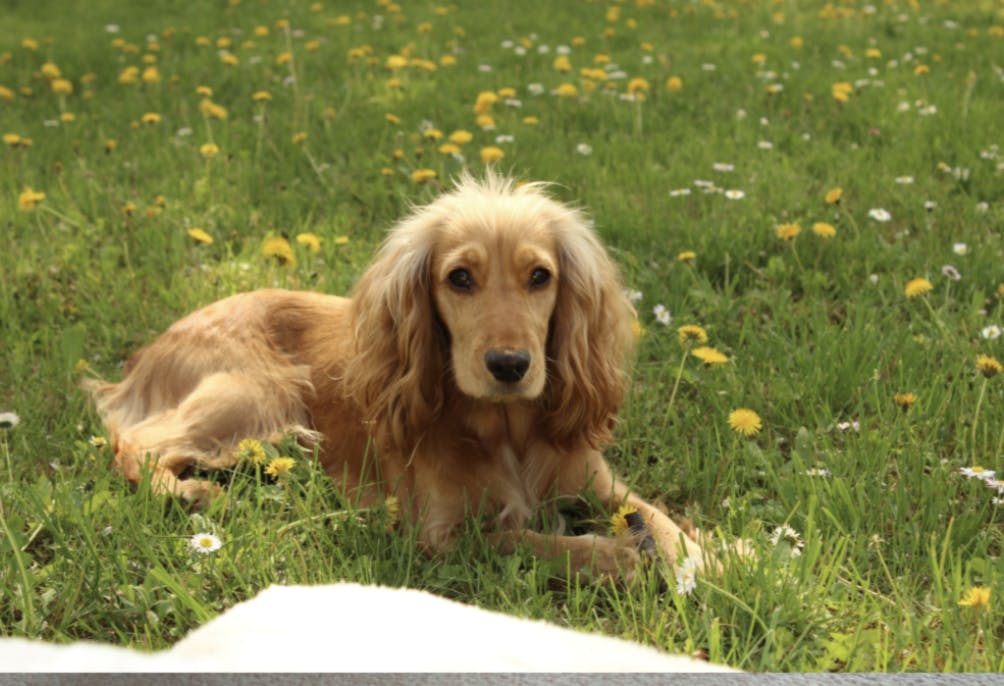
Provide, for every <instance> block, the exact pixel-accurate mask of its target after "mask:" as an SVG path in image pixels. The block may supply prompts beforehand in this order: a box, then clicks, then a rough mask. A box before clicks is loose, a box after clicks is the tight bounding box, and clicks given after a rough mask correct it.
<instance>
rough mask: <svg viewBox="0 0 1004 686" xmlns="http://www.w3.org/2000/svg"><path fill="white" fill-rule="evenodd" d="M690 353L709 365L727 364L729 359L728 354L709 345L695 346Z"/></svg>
mask: <svg viewBox="0 0 1004 686" xmlns="http://www.w3.org/2000/svg"><path fill="white" fill-rule="evenodd" d="M690 354H691V355H693V356H694V357H696V358H697V359H699V360H700V361H701V362H703V363H704V364H706V365H708V366H709V367H712V366H714V365H716V364H726V363H727V362H728V361H729V357H728V355H726V354H725V353H722V352H720V351H718V350H717V349H715V348H711V347H708V346H701V347H700V348H694V349H693V350H691V351H690Z"/></svg>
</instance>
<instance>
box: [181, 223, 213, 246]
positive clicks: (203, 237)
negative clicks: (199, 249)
mask: <svg viewBox="0 0 1004 686" xmlns="http://www.w3.org/2000/svg"><path fill="white" fill-rule="evenodd" d="M186 233H187V234H188V237H189V238H191V239H192V240H193V241H195V242H196V243H202V244H203V245H209V244H211V243H212V242H213V237H212V236H210V235H209V234H208V233H206V232H205V231H204V230H203V229H200V228H199V227H197V226H193V227H192V228H190V229H189V230H188V231H186Z"/></svg>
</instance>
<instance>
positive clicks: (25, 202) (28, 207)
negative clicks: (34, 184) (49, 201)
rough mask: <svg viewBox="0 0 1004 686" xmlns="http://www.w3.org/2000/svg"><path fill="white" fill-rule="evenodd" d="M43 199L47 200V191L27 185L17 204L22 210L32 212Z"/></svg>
mask: <svg viewBox="0 0 1004 686" xmlns="http://www.w3.org/2000/svg"><path fill="white" fill-rule="evenodd" d="M43 200H45V193H40V192H38V191H35V190H32V188H31V186H25V187H24V190H23V191H21V195H19V196H18V198H17V206H18V208H19V209H20V210H21V211H22V212H31V211H32V210H34V209H35V206H36V205H38V203H40V202H42V201H43Z"/></svg>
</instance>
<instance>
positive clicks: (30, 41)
mask: <svg viewBox="0 0 1004 686" xmlns="http://www.w3.org/2000/svg"><path fill="white" fill-rule="evenodd" d="M21 47H22V48H24V49H25V50H38V41H37V40H35V39H34V38H25V39H24V40H23V41H21Z"/></svg>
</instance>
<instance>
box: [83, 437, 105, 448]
mask: <svg viewBox="0 0 1004 686" xmlns="http://www.w3.org/2000/svg"><path fill="white" fill-rule="evenodd" d="M87 442H88V443H90V445H91V447H92V448H104V447H105V446H106V445H108V439H106V438H105V437H104V436H91V437H90V438H88V439H87Z"/></svg>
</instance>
